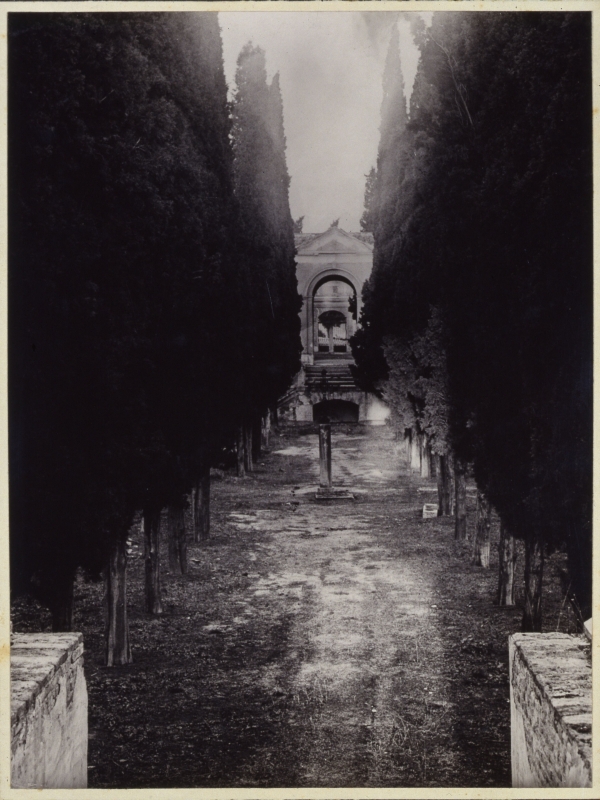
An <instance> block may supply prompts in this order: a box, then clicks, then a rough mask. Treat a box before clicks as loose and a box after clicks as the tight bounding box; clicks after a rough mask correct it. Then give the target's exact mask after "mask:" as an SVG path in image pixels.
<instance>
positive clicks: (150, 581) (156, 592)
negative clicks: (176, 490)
mask: <svg viewBox="0 0 600 800" xmlns="http://www.w3.org/2000/svg"><path fill="white" fill-rule="evenodd" d="M144 540H145V570H146V611H148V613H150V614H162V613H163V608H162V600H161V591H160V509H159V510H155V509H152V510H151V511H148V510H146V509H144Z"/></svg>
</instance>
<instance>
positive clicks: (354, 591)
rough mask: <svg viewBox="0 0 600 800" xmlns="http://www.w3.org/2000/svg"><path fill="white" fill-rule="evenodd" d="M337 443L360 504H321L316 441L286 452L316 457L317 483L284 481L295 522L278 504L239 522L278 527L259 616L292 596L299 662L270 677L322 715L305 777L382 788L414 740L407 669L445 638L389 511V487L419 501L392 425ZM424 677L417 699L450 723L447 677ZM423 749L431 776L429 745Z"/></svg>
mask: <svg viewBox="0 0 600 800" xmlns="http://www.w3.org/2000/svg"><path fill="white" fill-rule="evenodd" d="M333 449H334V462H333V472H334V476H335V483H336V484H337V485H340V486H341V485H345V486H347V487H348V488H350V489H351V490H352V491H353V492H354V493H355V495H356V497H357V500H358V502H351V501H350V502H348V501H346V502H332V503H329V502H328V503H322V502H319V503H316V502H315V501H314V493H315V489H316V485H315V483H316V480H317V477H318V450H317V446H316V440H315V437H310V439H308V440H307V441H306V443H305V444H304V446H302V447H298V446H296V447H293V448H288V449H281V450H279V451H275V455H279V456H280V457H287V458H290V459H293V458H295V459H304V460H306V461H307V462H309V464H310V466H309V470H310V472H311V476H312V477H313V478H314V481H315V483H313V484H312V485H309V486H302V487H299V488H296V489H294V488H291V489H288V488H287V487H282V488H281V490H280V491H281V492H282V493H284V494H289V496H290V497H293V500H292V501H291V502H294V503H298V505H294V506H292V508H293V509H294V511H293V513H292V514H288V517H287V518H286V522H285V524H284V526H283V527H282V525H281V514H280V512H279V511H277V510H273V511H271V512H268V511H260V510H257V512H256V514H254V515H239V516H238V515H236V514H234V515H233V521H234V525H236V527H238V528H239V529H241V530H244V529H248V528H251V529H253V530H257V531H261V532H262V531H264V532H267V533H268V539H267V540H266V541H265V542H264V544H262V548H261V549H262V556H261V560H263V561H268V563H269V565H270V572H269V575H268V576H267V577H266V578H262V579H260V585H259V588H257V589H256V590H255V591H254V598H256V600H255V601H254V603H253V606H254V607H255V610H256V612H257V613H260V603H261V599H262V598H266V597H271V598H273V599H274V598H278V599H279V598H281V599H283V598H285V600H286V601H287V602H288V603H289V604H290V606H291V608H290V611H291V613H292V614H293V622H292V624H291V627H290V632H289V635H288V653H287V655H288V658H290V659H292V660H293V661H294V662H295V664H294V666H295V669H293V670H292V675H291V676H289V675H288V676H286V675H285V674H284V666H283V665H277V667H276V669H275V670H274V672H273V673H271V674H270V675H269V676H268V677H267V676H265V678H266V679H267V680H268V681H274V682H275V683H277V682H280V683H284V682H285V683H286V688H287V690H288V692H290V693H291V694H292V696H293V698H294V699H295V702H296V703H297V704H302V702H304V703H305V704H306V705H307V706H310V707H311V709H312V710H313V711H314V712H315V713H313V714H311V718H310V722H311V725H310V732H309V737H308V739H309V740H308V742H307V747H306V755H305V757H304V759H303V762H304V763H303V764H302V773H301V774H299V775H298V780H299V783H300V784H301V785H309V786H327V785H329V786H331V785H334V786H336V785H337V786H341V785H349V786H352V785H365V786H366V785H378V784H380V783H381V781H382V780H383V781H386V779H389V777H390V776H389V774H388V773H389V772H390V767H391V764H390V763H389V755H390V752H391V750H393V748H394V746H396V748H397V747H398V746H399V745H400V744H401V743H402V740H403V739H404V738H407V737H409V736H410V735H411V730H410V728H411V725H410V722H409V721H407V720H406V719H404V715H403V707H404V706H405V704H406V699H407V698H406V697H405V694H406V690H407V685H406V672H407V670H410V671H412V672H417V671H418V669H419V665H420V663H421V662H422V661H423V660H424V659H430V658H431V657H432V655H433V654H434V653H435V654H439V653H441V652H442V645H441V642H440V637H439V633H438V630H437V626H438V622H437V620H436V611H435V608H432V606H435V603H434V592H433V587H432V576H431V575H428V574H427V573H426V572H424V571H423V570H421V571H420V572H418V571H417V570H416V569H415V566H414V565H413V564H411V560H410V559H406V558H398V553H397V549H398V542H397V531H396V530H395V526H394V525H393V524H390V522H392V523H393V520H389V518H388V515H387V514H381V513H378V512H380V511H381V510H382V503H383V504H385V500H386V497H389V495H390V490H391V492H392V494H393V496H394V501H395V504H398V503H400V504H401V503H402V502H403V500H404V501H405V502H406V503H408V499H409V486H406V484H407V483H408V481H407V478H406V475H405V474H404V473H405V471H404V470H401V468H400V459H399V458H398V457H397V456H396V453H395V452H394V447H393V444H392V441H391V438H390V436H389V434H388V432H387V431H380V432H379V435H376V434H375V435H373V436H371V437H364V436H359V437H357V436H344V435H334V437H333ZM402 484H405V485H404V486H403V487H402V488H400V491H399V487H400V486H402ZM402 495H405V497H404V498H403V497H402ZM288 671H289V670H288ZM275 673H277V674H275ZM286 678H287V680H286ZM418 684H419V680H418V678H417V676H416V675H412V676H411V679H410V692H411V694H412V695H414V694H415V692H418V693H419V695H421V694H422V695H423V701H424V702H428V701H429V700H430V698H431V701H430V704H431V703H435V704H436V705H433V706H432V707H433V708H439V709H440V712H442V713H440V715H439V716H440V723H441V722H442V720H443V719H444V718H445V719H446V721H447V715H446V714H444V713H443V712H444V711H445V709H446V707H447V706H446V703H447V701H445V700H444V699H443V697H444V696H445V695H446V694H447V687H446V686H445V685H444V682H443V681H441V680H438V681H435V682H433V681H431V680H429V679H428V680H426V681H424V682H423V684H424V685H423V686H418ZM313 707H314V708H313ZM415 755H417V754H415ZM418 756H419V757H420V758H421V759H422V764H420V765H419V769H420V770H421V771H422V773H423V775H422V778H426V770H427V764H426V761H427V754H426V751H424V752H423V753H419V754H418ZM396 766H401V765H396Z"/></svg>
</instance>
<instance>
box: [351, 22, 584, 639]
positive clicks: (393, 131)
mask: <svg viewBox="0 0 600 800" xmlns="http://www.w3.org/2000/svg"><path fill="white" fill-rule="evenodd" d="M413 35H414V38H415V41H416V43H417V45H418V47H419V49H420V61H419V65H418V70H417V75H416V79H415V84H414V88H413V92H412V95H411V98H410V107H409V109H408V111H407V108H406V100H405V95H404V89H403V84H402V78H401V67H400V57H399V49H398V38H397V34H395V35H394V36H393V37H392V40H391V44H390V50H389V55H388V61H387V64H386V68H385V75H384V102H383V108H382V127H381V143H380V148H379V154H378V161H377V169H376V170H374V171H373V172H372V173H371V175H369V176H368V178H367V191H366V209H365V217H364V219H363V224H365V225H366V226H367V227H371V228H372V230H373V231H374V235H375V255H374V269H373V273H372V277H371V279H370V281H369V282H368V284H367V285H366V286H365V290H364V314H363V320H362V323H363V328H362V330H361V331H360V332H359V333H358V334H357V336H356V337H355V340H354V344H353V348H354V354H355V357H356V360H357V362H358V369H357V374H358V375H359V377H360V379H361V381H362V383H363V386H365V387H366V388H372V389H377V390H378V391H380V392H382V393H383V394H384V396H385V397H386V398H387V399H388V401H389V402H390V405H391V406H392V409H393V411H394V416H395V419H396V420H397V424H398V427H399V428H400V430H402V432H404V430H405V429H412V431H413V432H414V434H415V435H417V436H419V437H425V441H426V442H427V443H428V445H429V446H430V447H431V449H432V450H433V452H434V453H436V454H437V456H438V458H439V465H440V467H441V469H442V471H444V472H445V473H446V474H449V473H450V470H449V469H448V466H449V464H448V463H446V464H445V463H444V462H445V461H448V462H451V463H453V466H454V472H455V473H456V485H457V487H458V489H459V491H458V492H457V508H456V517H457V518H456V532H457V535H458V536H464V535H465V532H466V520H465V519H464V472H465V469H467V467H468V465H470V466H471V468H472V469H473V472H474V477H475V480H476V482H477V486H478V489H479V492H480V496H479V501H480V511H481V512H482V516H483V517H484V518H485V516H486V514H489V505H490V504H491V506H493V507H494V508H495V509H496V511H497V512H498V514H499V516H500V519H501V523H502V538H501V586H500V592H499V597H500V600H501V601H504V602H506V601H507V600H508V601H509V602H510V597H508V598H507V596H506V588H507V587H506V581H507V580H508V579H509V578H510V574H511V572H512V568H513V566H514V548H512V545H511V542H512V539H511V537H516V538H518V539H521V540H523V541H524V543H525V584H526V585H525V605H524V619H523V625H524V629H526V630H540V629H541V625H542V578H543V567H544V558H545V555H546V554H547V553H548V552H551V551H552V550H553V549H556V548H561V549H565V550H566V551H567V553H568V563H569V573H570V574H569V585H568V588H567V591H568V594H569V596H570V598H571V599H572V600H573V602H574V605H575V607H576V608H577V609H578V612H579V613H580V614H581V616H582V618H584V619H585V618H586V616H587V615H589V613H590V610H591V514H592V504H591V474H592V138H591V133H592V126H591V19H590V15H589V14H587V13H529V14H519V13H473V14H471V13H461V14H452V13H436V14H434V16H433V21H432V24H431V26H430V28H426V27H425V25H424V24H423V23H422V22H419V21H418V20H417V21H414V18H413ZM441 483H443V481H441ZM440 494H441V493H440ZM441 506H443V503H442V502H441ZM480 534H481V536H483V537H484V538H485V535H486V534H485V525H484V526H482V531H480ZM502 582H505V584H504V586H503V585H502ZM509 593H510V590H509Z"/></svg>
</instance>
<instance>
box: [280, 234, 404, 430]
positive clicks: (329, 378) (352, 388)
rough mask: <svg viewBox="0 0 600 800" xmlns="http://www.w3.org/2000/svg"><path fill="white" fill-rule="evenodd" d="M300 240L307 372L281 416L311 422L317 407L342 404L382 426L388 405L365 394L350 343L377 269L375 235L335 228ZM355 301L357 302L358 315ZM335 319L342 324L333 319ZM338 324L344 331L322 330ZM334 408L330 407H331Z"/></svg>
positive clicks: (285, 400)
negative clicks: (355, 375) (364, 294)
mask: <svg viewBox="0 0 600 800" xmlns="http://www.w3.org/2000/svg"><path fill="white" fill-rule="evenodd" d="M295 241H296V275H297V278H298V292H299V293H300V294H301V295H302V301H303V302H302V309H301V311H300V321H301V339H302V369H301V370H300V372H299V374H298V375H297V376H296V379H295V381H294V384H293V386H292V387H291V388H290V390H289V391H288V393H287V395H286V396H285V397H283V398H281V400H280V403H279V417H280V419H281V420H282V421H285V422H292V423H293V422H312V421H313V419H314V406H315V405H317V404H322V403H324V402H327V401H342V402H343V403H352V404H354V405H356V406H357V407H358V419H359V421H360V422H371V423H373V424H382V423H383V422H384V421H385V419H386V417H387V415H388V409H387V407H386V406H385V405H384V404H383V403H382V402H381V401H379V400H377V398H375V397H373V396H371V395H367V394H366V393H365V392H362V391H361V390H360V389H359V388H358V387H357V386H356V384H355V382H354V378H353V377H352V373H351V371H350V366H351V365H352V364H353V363H354V359H353V358H352V353H351V351H350V346H349V339H350V338H351V336H352V335H353V334H354V333H355V331H356V329H357V327H358V318H359V316H360V311H361V292H362V288H363V285H364V283H365V281H366V280H367V279H368V278H369V276H370V274H371V270H372V268H373V235H372V234H371V233H348V232H346V231H344V230H342V229H341V228H338V227H337V226H332V227H330V228H329V229H328V230H327V231H325V232H324V233H306V234H297V235H296V237H295ZM351 297H353V298H355V299H356V306H355V310H354V313H352V312H351V311H350V298H351ZM332 315H335V318H336V320H339V321H340V322H339V323H338V322H333V321H329V320H328V319H327V318H328V316H329V319H330V320H333V316H332ZM338 324H340V325H341V331H342V332H341V333H340V332H339V330H340V329H339V328H329V327H328V328H327V330H325V329H324V327H323V326H326V327H327V326H329V325H338ZM319 331H320V333H319ZM344 331H345V332H344ZM328 336H329V337H330V338H329V344H328V339H327V337H328ZM344 337H345V338H344ZM335 405H336V404H335V403H330V406H331V408H332V409H333V407H334V406H335ZM337 407H339V408H342V404H340V403H338V404H337ZM333 421H335V419H334V420H333ZM338 421H339V420H338Z"/></svg>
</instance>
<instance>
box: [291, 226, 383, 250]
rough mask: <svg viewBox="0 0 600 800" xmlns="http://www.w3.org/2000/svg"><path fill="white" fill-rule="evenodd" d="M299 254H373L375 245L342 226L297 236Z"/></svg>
mask: <svg viewBox="0 0 600 800" xmlns="http://www.w3.org/2000/svg"><path fill="white" fill-rule="evenodd" d="M296 250H297V253H298V255H303V256H316V255H329V254H344V255H346V254H353V255H365V254H368V255H371V254H372V253H373V247H372V246H371V245H370V244H369V243H368V242H365V241H364V240H362V239H359V238H357V237H356V236H354V235H353V234H352V233H348V232H347V231H344V230H342V228H335V227H333V228H329V230H327V231H325V233H314V234H301V235H300V236H298V237H296Z"/></svg>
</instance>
